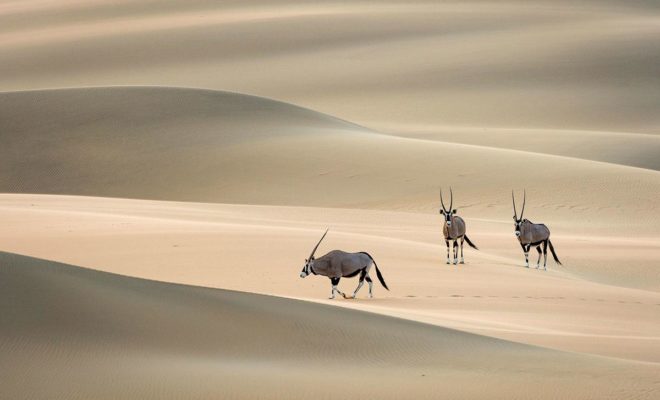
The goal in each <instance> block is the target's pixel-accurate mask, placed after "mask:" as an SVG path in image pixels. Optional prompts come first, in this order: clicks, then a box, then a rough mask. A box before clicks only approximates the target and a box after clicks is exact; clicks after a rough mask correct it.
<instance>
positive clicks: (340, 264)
mask: <svg viewBox="0 0 660 400" xmlns="http://www.w3.org/2000/svg"><path fill="white" fill-rule="evenodd" d="M327 233H328V231H325V233H324V234H323V236H322V237H321V240H319V242H318V243H317V244H316V247H314V250H312V254H311V255H310V256H309V258H308V259H306V260H305V265H304V266H303V269H302V271H301V272H300V277H301V278H305V277H306V276H308V275H310V274H314V275H322V276H327V277H328V278H330V282H331V284H332V293H331V294H330V298H331V299H334V298H335V293H339V294H340V295H342V296H343V297H344V298H348V297H347V296H346V294H344V293H343V292H341V291H340V290H339V289H338V288H337V285H339V280H340V279H341V278H352V277H354V276H358V275H359V283H358V286H357V288H355V291H353V296H352V298H355V296H357V293H358V291H359V290H360V288H362V285H363V284H364V281H365V280H366V281H367V283H368V284H369V297H373V281H372V280H371V277H370V276H369V271H370V270H371V266H372V265H373V266H374V267H375V268H376V276H377V277H378V280H379V281H380V283H381V285H383V287H384V288H385V289H387V290H389V288H388V287H387V284H386V283H385V280H384V279H383V276H382V275H381V273H380V270H379V269H378V266H377V265H376V261H374V259H373V258H372V257H371V256H370V255H369V254H368V253H366V252H359V253H347V252H345V251H341V250H332V251H331V252H329V253H327V254H325V255H323V256H321V257H319V258H314V253H315V252H316V249H317V248H318V246H319V244H321V241H322V240H323V238H324V237H325V235H326V234H327Z"/></svg>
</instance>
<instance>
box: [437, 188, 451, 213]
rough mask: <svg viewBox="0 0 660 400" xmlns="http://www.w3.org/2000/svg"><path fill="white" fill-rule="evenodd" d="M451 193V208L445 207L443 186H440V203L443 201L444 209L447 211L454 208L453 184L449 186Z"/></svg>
mask: <svg viewBox="0 0 660 400" xmlns="http://www.w3.org/2000/svg"><path fill="white" fill-rule="evenodd" d="M449 194H450V195H451V200H449V209H447V208H446V207H445V202H444V200H443V199H442V188H440V203H442V209H443V210H445V212H447V213H448V212H449V211H451V210H453V209H454V208H453V207H454V192H452V190H451V186H450V187H449Z"/></svg>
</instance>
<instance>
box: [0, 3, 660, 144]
mask: <svg viewBox="0 0 660 400" xmlns="http://www.w3.org/2000/svg"><path fill="white" fill-rule="evenodd" d="M659 15H660V7H659V6H658V3H657V2H656V1H651V0H647V1H643V0H642V1H631V0H618V1H617V0H609V1H581V2H575V1H556V0H552V1H550V0H546V1H542V0H533V1H511V0H506V1H491V2H484V1H460V2H459V1H443V2H437V1H360V2H344V3H328V2H317V3H311V2H304V1H290V0H286V1H272V0H269V1H262V0H259V1H257V0H248V1H228V2H216V1H209V0H192V1H141V2H135V1H114V0H100V1H79V0H75V1H66V0H64V1H59V0H58V1H54V0H51V1H46V0H44V1H9V2H7V1H4V2H0V52H1V53H2V62H1V63H0V90H24V89H42V88H53V87H79V86H106V85H165V86H185V87H203V88H208V89H220V90H231V91H237V92H242V93H251V94H256V95H260V96H266V97H274V98H278V99H281V100H284V101H288V102H292V103H296V104H303V105H305V106H307V107H311V108H313V109H316V110H320V111H323V112H326V113H329V114H332V115H335V116H339V117H341V118H345V119H348V120H351V121H354V122H357V123H360V124H364V125H369V126H371V127H373V128H377V129H386V128H388V127H389V126H393V125H401V124H412V125H418V124H422V125H438V126H447V125H458V126H471V127H474V126H478V127H481V126H483V127H489V128H494V127H500V128H555V129H569V130H575V129H585V130H598V131H617V132H646V133H658V132H660V130H659V126H660V125H659V123H660V120H659V118H660V114H659V113H658V112H657V111H658V106H657V105H658V101H660V81H659V78H658V73H657V69H658V68H657V66H658V63H659V62H660V40H658V37H659V36H660V23H659V22H658V21H659Z"/></svg>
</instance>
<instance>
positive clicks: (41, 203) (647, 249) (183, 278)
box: [0, 195, 660, 362]
mask: <svg viewBox="0 0 660 400" xmlns="http://www.w3.org/2000/svg"><path fill="white" fill-rule="evenodd" d="M0 197H1V201H0V219H1V220H2V221H3V224H2V227H0V243H2V244H3V245H2V248H3V249H4V250H5V251H9V252H13V253H19V254H27V255H31V256H35V257H39V258H47V259H51V260H57V261H61V262H67V263H71V264H75V265H80V266H85V267H90V268H94V269H102V270H106V271H111V272H117V273H120V274H125V275H132V276H138V277H143V278H148V279H156V280H164V281H171V282H180V283H186V284H192V285H199V286H208V287H218V288H229V289H235V290H241V291H250V292H257V293H264V294H274V295H278V296H288V297H296V298H303V299H307V300H312V301H321V302H326V300H324V299H325V298H326V297H327V296H328V294H329V282H328V280H327V279H325V278H320V277H310V278H307V279H306V280H301V279H300V278H299V277H298V273H299V271H300V269H301V268H302V264H303V260H304V258H305V257H307V256H308V254H309V251H310V250H311V247H312V246H313V245H314V243H315V241H316V240H317V238H318V237H319V236H320V234H321V232H322V228H323V227H325V226H329V227H331V233H330V234H329V236H328V238H327V240H326V242H325V243H324V244H323V245H322V246H321V248H320V250H319V251H320V252H325V251H329V250H331V249H333V248H342V249H345V250H349V251H364V250H366V251H368V252H369V253H370V254H372V255H373V256H374V257H375V259H376V260H377V262H378V265H379V266H380V268H381V269H382V271H383V275H384V276H385V279H386V281H387V283H388V285H389V286H390V287H391V289H392V291H391V292H387V291H385V290H384V289H383V288H382V287H380V286H379V285H378V284H377V286H376V288H375V293H376V298H375V299H372V300H368V299H364V297H365V295H366V290H365V291H364V292H363V293H362V296H361V299H360V300H357V301H354V302H351V301H339V300H338V301H334V302H333V301H330V302H329V303H330V304H335V305H343V306H347V307H355V308H358V309H362V310H368V311H374V312H378V313H381V314H390V315H395V316H400V317H404V318H408V319H415V320H419V321H423V322H429V323H433V324H438V325H441V326H449V327H454V328H457V329H461V330H467V331H471V332H475V333H481V334H486V335H489V336H495V337H500V338H505V339H509V340H514V341H518V342H523V343H531V344H537V345H543V346H548V347H553V348H557V349H563V350H570V351H576V352H586V353H594V354H600V355H607V356H613V357H619V358H627V359H633V360H646V361H654V362H660V320H659V319H658V318H657V315H658V311H659V310H660V293H659V292H660V290H659V289H660V286H659V285H660V276H659V275H658V272H657V267H656V265H657V264H656V263H657V260H658V259H659V258H660V246H658V243H659V242H660V241H659V240H658V238H657V237H656V238H652V239H649V240H648V241H637V242H635V243H632V242H631V245H634V246H635V250H636V251H634V252H630V253H623V252H621V251H618V250H617V249H616V248H613V245H616V244H619V243H627V242H629V240H628V239H626V238H623V237H620V236H612V237H606V236H599V237H592V238H588V237H580V238H579V239H578V243H577V244H575V245H571V239H572V238H571V237H570V236H568V235H561V234H556V235H554V236H553V242H554V243H555V245H556V247H557V251H558V253H559V256H560V257H561V259H562V261H563V262H564V264H565V267H558V266H556V265H555V264H554V263H553V262H552V261H551V262H550V263H549V271H548V272H540V271H536V270H534V269H532V270H528V269H525V268H522V261H523V260H522V255H521V252H520V249H519V246H518V245H517V243H516V242H515V239H514V237H513V235H512V234H511V226H510V224H509V223H506V224H502V223H499V222H497V221H484V220H478V219H476V220H475V219H474V218H471V217H470V216H469V215H465V217H466V219H467V221H468V224H469V225H468V226H469V232H470V236H471V238H472V239H473V240H474V242H475V243H476V244H477V245H478V246H479V247H480V248H481V251H479V252H477V251H474V250H471V249H467V250H466V260H467V262H468V264H466V265H465V266H461V267H459V268H456V267H453V266H452V267H450V266H446V265H445V264H444V259H445V258H444V257H445V248H444V244H441V241H440V240H439V235H440V231H439V227H438V222H439V221H438V217H437V216H435V215H432V214H412V213H398V212H391V211H368V210H347V209H319V208H303V207H265V206H237V205H219V204H195V203H172V202H152V201H135V200H118V199H100V198H86V197H66V196H34V195H3V196H0ZM466 213H467V212H466ZM585 278H586V279H585ZM594 280H596V281H601V282H603V281H605V282H609V283H615V284H617V285H619V286H611V285H606V284H598V283H595V282H593V281H594ZM355 285H356V282H355V279H351V280H346V281H343V282H342V283H341V285H340V286H341V287H342V289H343V290H345V291H351V290H352V289H353V288H354V287H355ZM620 285H629V286H637V287H645V288H647V289H653V290H654V291H644V290H639V289H630V288H625V287H620Z"/></svg>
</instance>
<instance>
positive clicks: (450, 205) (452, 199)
mask: <svg viewBox="0 0 660 400" xmlns="http://www.w3.org/2000/svg"><path fill="white" fill-rule="evenodd" d="M449 194H451V200H450V201H449V211H451V210H453V209H454V192H453V191H452V190H451V186H449Z"/></svg>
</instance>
